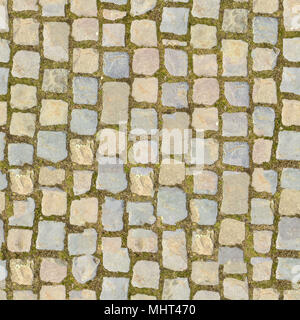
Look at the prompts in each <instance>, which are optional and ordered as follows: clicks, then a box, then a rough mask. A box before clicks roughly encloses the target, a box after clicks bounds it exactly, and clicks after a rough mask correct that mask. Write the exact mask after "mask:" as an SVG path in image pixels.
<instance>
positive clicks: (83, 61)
mask: <svg viewBox="0 0 300 320" xmlns="http://www.w3.org/2000/svg"><path fill="white" fill-rule="evenodd" d="M98 68H99V52H98V51H97V50H96V49H92V48H86V49H81V48H75V49H73V72H75V73H94V72H97V71H98Z"/></svg>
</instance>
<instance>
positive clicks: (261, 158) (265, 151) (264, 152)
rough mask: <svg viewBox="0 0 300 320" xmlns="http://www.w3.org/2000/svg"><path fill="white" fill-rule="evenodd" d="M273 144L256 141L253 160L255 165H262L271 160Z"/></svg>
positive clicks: (262, 140)
mask: <svg viewBox="0 0 300 320" xmlns="http://www.w3.org/2000/svg"><path fill="white" fill-rule="evenodd" d="M272 145H273V142H272V141H270V140H265V139H256V140H254V145H253V152H252V160H253V162H254V163H257V164H262V163H264V162H269V161H270V159H271V152H272Z"/></svg>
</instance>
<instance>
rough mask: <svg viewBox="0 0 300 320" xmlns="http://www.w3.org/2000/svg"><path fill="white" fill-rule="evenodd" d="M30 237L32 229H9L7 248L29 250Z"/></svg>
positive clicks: (20, 250) (12, 250)
mask: <svg viewBox="0 0 300 320" xmlns="http://www.w3.org/2000/svg"><path fill="white" fill-rule="evenodd" d="M31 239H32V230H25V229H9V230H8V235H7V248H8V250H9V251H11V252H29V251H30V248H31ZM0 242H1V241H0Z"/></svg>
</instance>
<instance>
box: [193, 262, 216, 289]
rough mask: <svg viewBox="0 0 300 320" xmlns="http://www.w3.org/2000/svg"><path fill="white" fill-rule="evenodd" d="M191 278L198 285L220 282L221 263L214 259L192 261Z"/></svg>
mask: <svg viewBox="0 0 300 320" xmlns="http://www.w3.org/2000/svg"><path fill="white" fill-rule="evenodd" d="M191 279H192V281H193V282H194V283H196V284H198V285H206V286H214V285H217V284H219V264H218V262H214V261H194V262H192V274H191Z"/></svg>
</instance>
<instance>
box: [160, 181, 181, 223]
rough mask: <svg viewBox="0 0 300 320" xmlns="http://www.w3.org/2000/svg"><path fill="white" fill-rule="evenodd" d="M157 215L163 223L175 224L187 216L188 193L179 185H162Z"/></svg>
mask: <svg viewBox="0 0 300 320" xmlns="http://www.w3.org/2000/svg"><path fill="white" fill-rule="evenodd" d="M157 216H158V217H161V220H162V223H164V224H169V225H175V224H176V223H177V222H179V221H182V220H184V219H185V218H186V217H187V209H186V194H185V193H184V192H183V191H182V190H181V189H179V188H177V187H173V188H171V187H160V188H159V190H158V194H157Z"/></svg>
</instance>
